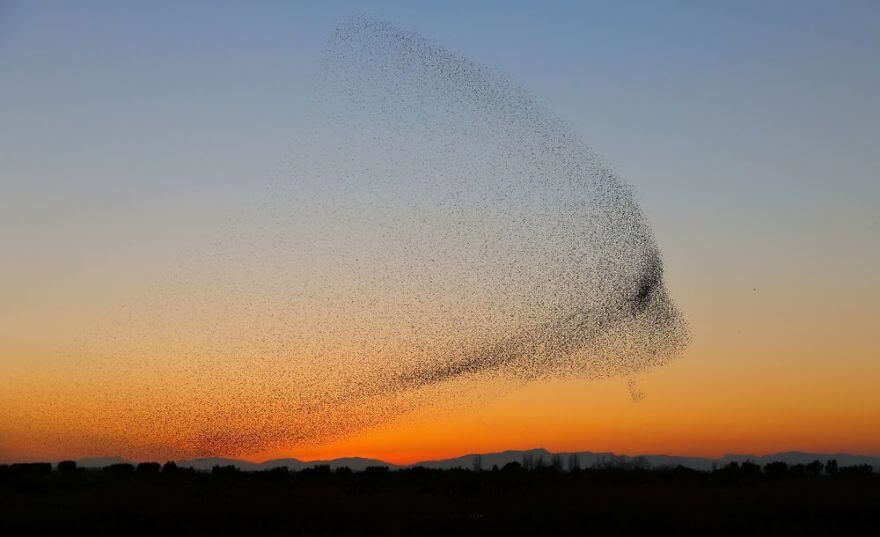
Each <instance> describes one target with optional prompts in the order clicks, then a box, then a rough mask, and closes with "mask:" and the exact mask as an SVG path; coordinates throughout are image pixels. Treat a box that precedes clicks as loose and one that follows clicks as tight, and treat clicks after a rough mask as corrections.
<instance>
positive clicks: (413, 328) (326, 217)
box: [68, 18, 688, 456]
mask: <svg viewBox="0 0 880 537" xmlns="http://www.w3.org/2000/svg"><path fill="white" fill-rule="evenodd" d="M323 73H324V74H323V75H322V76H321V77H320V79H319V80H318V82H317V85H318V91H317V92H316V95H317V96H316V100H315V105H314V110H313V112H314V115H315V118H314V122H313V127H312V129H311V130H310V131H309V133H308V137H307V139H306V140H304V141H303V142H302V143H301V144H298V145H297V148H296V149H295V150H294V151H295V155H294V156H293V158H291V162H290V167H289V169H288V170H286V171H285V172H284V173H283V174H281V175H280V176H278V177H275V178H274V186H273V187H272V189H271V195H270V196H267V197H266V199H264V200H263V202H262V203H261V204H260V206H259V210H258V211H254V212H253V214H250V215H245V216H243V217H242V218H241V219H239V220H236V221H235V222H233V223H232V224H231V225H230V229H229V230H228V231H227V233H226V235H225V236H224V238H223V239H222V240H220V241H218V244H216V245H213V246H211V247H210V248H205V249H204V250H203V251H202V252H201V253H200V254H198V255H195V256H194V259H193V260H192V261H190V262H189V263H188V264H187V265H186V266H185V267H184V266H182V267H181V268H180V270H178V271H177V272H176V273H175V275H174V277H172V278H169V280H168V281H167V282H164V283H163V284H162V287H161V289H158V290H157V291H156V292H155V293H153V294H151V295H150V296H148V297H145V298H144V299H143V300H140V301H134V302H132V305H131V306H130V307H129V308H128V309H127V310H126V311H125V314H124V315H122V316H121V317H120V319H118V322H117V323H115V325H118V327H117V328H113V329H109V330H108V331H107V333H105V334H102V335H101V336H100V337H97V338H91V339H92V340H93V342H92V344H91V347H90V348H88V349H86V350H84V351H83V353H84V356H87V358H84V359H87V360H89V361H90V362H91V363H98V362H100V361H101V360H103V362H101V363H103V366H101V367H99V369H100V368H103V370H104V371H105V372H106V374H105V375H103V376H101V375H93V376H92V377H91V378H90V379H89V380H88V381H87V382H89V383H91V388H89V390H88V393H92V394H95V393H102V394H104V395H103V396H102V397H96V398H95V399H96V400H95V402H94V404H93V405H92V408H90V409H88V411H87V412H86V411H85V410H84V411H83V416H94V415H99V416H102V417H103V423H105V424H108V425H107V426H106V427H104V428H103V429H101V428H98V429H99V431H100V432H98V433H95V434H96V436H94V437H92V438H90V439H89V440H88V442H91V443H93V444H94V443H98V442H101V443H103V445H108V444H109V445H115V444H114V443H116V444H119V443H120V442H123V443H125V445H124V446H123V447H122V448H121V449H120V452H128V453H131V452H132V451H133V450H134V451H136V450H144V451H145V452H149V453H150V454H151V455H153V456H156V453H157V452H158V453H161V452H162V449H166V448H167V451H168V452H169V455H170V454H174V453H178V454H179V453H187V454H242V453H260V452H264V451H265V450H268V449H273V448H277V447H278V446H293V445H297V444H304V443H312V442H319V441H325V440H328V439H332V438H336V437H339V436H341V435H345V434H350V433H352V432H354V431H358V430H361V429H363V428H365V427H370V426H375V425H379V424H383V423H389V422H390V421H393V420H395V419H396V418H397V417H399V416H401V415H404V414H406V413H407V412H409V411H411V410H413V409H416V408H424V407H430V406H433V405H437V404H440V405H442V404H445V403H449V404H451V405H465V406H466V405H468V404H474V402H475V401H477V400H479V398H480V397H483V396H485V394H486V393H488V392H491V391H492V390H493V389H496V388H497V387H498V386H501V385H509V384H511V382H512V383H513V384H516V383H521V382H527V381H532V380H537V379H548V378H559V377H566V376H578V377H587V378H597V377H607V376H612V375H630V374H633V373H636V372H640V371H645V370H647V369H650V368H653V367H656V366H660V365H663V364H665V363H666V362H668V361H669V360H671V359H673V358H674V357H675V356H676V355H677V354H678V353H679V352H680V351H681V349H682V348H683V346H684V345H685V344H686V342H687V340H688V335H687V328H686V324H685V322H684V320H683V319H682V317H681V315H680V314H679V312H678V311H677V310H676V308H675V306H674V305H673V303H672V301H671V300H670V298H669V296H668V294H667V291H666V289H665V288H664V284H663V263H662V260H661V256H660V252H659V249H658V247H657V245H656V243H655V241H654V238H653V237H652V234H651V229H650V226H649V224H648V223H647V222H646V220H645V218H644V216H643V214H642V212H641V211H640V209H639V207H638V204H637V203H636V201H635V199H634V196H633V193H632V191H631V190H630V188H629V187H628V186H627V185H626V184H624V183H623V182H621V180H620V179H619V178H618V177H617V176H616V175H615V173H614V172H613V171H612V170H611V169H609V168H608V167H607V166H605V165H603V164H602V163H601V162H600V160H599V159H598V158H597V157H596V156H595V155H594V154H593V153H592V151H591V150H590V149H589V148H588V147H587V146H586V145H585V144H584V143H583V142H582V141H581V140H580V139H579V138H578V137H577V136H576V135H575V134H574V133H573V132H572V131H571V130H570V129H569V128H568V127H566V126H565V125H564V124H563V123H562V122H561V121H559V120H557V119H556V118H554V117H553V115H552V114H550V113H548V112H547V111H546V110H544V109H543V108H542V107H541V106H539V105H538V104H536V103H535V101H534V100H533V99H532V98H531V97H530V96H529V95H528V94H527V93H526V92H525V91H524V90H522V89H521V88H520V87H518V86H517V85H515V84H513V83H511V82H509V81H507V80H505V79H504V78H503V77H502V76H500V75H498V74H497V73H495V72H494V71H492V70H490V69H487V68H485V67H482V66H480V65H478V64H476V63H474V62H472V61H470V60H468V59H465V58H462V57H460V56H458V55H457V54H454V53H452V52H450V51H449V50H447V49H445V48H443V47H441V46H438V45H436V44H435V43H433V42H431V41H429V40H426V39H424V38H422V37H420V36H418V35H416V34H413V33H410V32H405V31H401V30H398V29H396V28H394V27H392V26H389V25H388V24H385V23H383V22H380V21H376V20H372V19H368V18H355V19H352V20H350V21H348V22H347V23H345V24H343V25H342V26H341V27H340V28H338V29H337V31H335V32H334V34H333V35H332V37H331V39H330V41H329V43H328V46H327V54H326V57H325V59H324V62H323ZM100 357H103V358H100ZM84 382H86V381H84ZM96 384H98V385H100V386H97V385H96ZM631 389H634V388H631ZM639 397H640V396H639ZM633 398H634V399H635V398H636V395H633ZM98 399H100V400H98ZM83 419H84V420H88V418H83ZM68 423H75V421H68ZM83 427H86V428H89V429H90V430H95V427H93V426H92V427H89V425H88V424H83ZM114 427H115V429H114ZM133 431H141V432H148V433H149V435H148V437H144V435H143V434H133ZM80 438H83V437H82V436H81V437H80ZM163 446H164V448H163ZM169 446H172V447H169Z"/></svg>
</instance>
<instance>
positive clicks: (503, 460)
mask: <svg viewBox="0 0 880 537" xmlns="http://www.w3.org/2000/svg"><path fill="white" fill-rule="evenodd" d="M554 455H560V456H561V458H562V462H563V465H564V467H566V468H567V467H568V465H569V461H570V460H571V459H572V455H577V458H578V464H579V465H580V467H581V468H589V467H591V466H594V465H602V464H606V463H610V464H647V465H648V466H650V467H652V468H656V467H662V466H678V465H681V466H685V467H688V468H693V469H695V470H711V469H712V468H713V466H715V467H719V468H720V467H722V466H724V465H726V464H729V463H731V462H738V463H742V462H745V461H751V462H754V463H756V464H760V465H764V464H766V463H768V462H773V461H781V462H785V463H787V464H789V465H791V464H808V463H810V462H813V461H815V460H819V461H821V462H823V463H824V462H825V461H827V460H830V459H835V460H837V464H838V465H839V466H850V465H854V464H870V465H871V466H873V467H874V471H875V472H878V471H880V457H872V456H865V455H850V454H848V453H804V452H800V451H786V452H783V453H774V454H771V455H762V456H758V455H740V454H728V455H725V456H723V457H720V458H718V459H712V458H707V457H679V456H675V455H642V456H637V457H633V456H627V455H615V454H614V453H610V452H607V453H593V452H591V451H579V452H560V453H552V452H550V451H547V450H546V449H543V448H539V449H530V450H509V451H502V452H498V453H482V454H476V453H475V454H470V455H463V456H461V457H455V458H452V459H441V460H433V461H421V462H417V463H413V464H407V465H398V464H392V463H388V462H385V461H381V460H377V459H365V458H362V457H343V458H338V459H330V460H316V461H302V460H299V459H273V460H269V461H265V462H260V463H255V462H248V461H242V460H238V459H225V458H203V459H192V460H183V461H177V465H178V466H181V467H190V468H195V469H196V470H210V469H211V468H213V467H214V466H217V465H219V466H229V465H231V466H235V467H237V468H239V469H240V470H243V471H256V470H269V469H272V468H281V467H285V466H286V467H287V468H289V469H290V470H302V469H304V468H311V467H312V466H315V465H329V466H330V468H332V469H336V468H339V467H343V466H347V467H348V468H351V469H352V470H354V471H356V472H357V471H362V470H364V469H365V468H367V467H370V466H386V467H388V468H391V469H396V468H410V467H414V466H422V467H425V468H436V469H452V468H464V469H472V468H473V467H474V459H475V458H476V457H480V466H481V468H483V469H484V470H490V469H491V468H492V467H493V466H498V467H499V468H501V467H503V466H504V465H505V464H507V463H509V462H518V463H522V462H523V460H524V459H525V458H530V459H531V460H532V461H534V462H535V463H536V464H551V462H552V460H553V458H554ZM122 462H128V461H126V460H124V459H123V458H121V457H90V458H85V459H79V460H78V461H77V464H78V465H79V466H81V467H85V468H101V467H104V466H108V465H110V464H118V463H122Z"/></svg>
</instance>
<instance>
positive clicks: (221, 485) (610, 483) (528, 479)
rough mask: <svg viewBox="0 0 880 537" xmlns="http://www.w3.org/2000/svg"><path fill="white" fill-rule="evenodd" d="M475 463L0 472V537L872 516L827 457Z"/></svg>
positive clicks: (859, 491)
mask: <svg viewBox="0 0 880 537" xmlns="http://www.w3.org/2000/svg"><path fill="white" fill-rule="evenodd" d="M483 461H484V459H483V458H478V459H475V461H474V463H473V465H472V467H471V468H470V469H452V470H436V469H429V468H424V467H414V468H407V469H400V470H389V468H387V467H385V466H378V467H371V468H368V469H366V470H365V471H362V472H353V471H352V470H351V469H349V468H345V467H342V468H336V469H333V468H331V467H330V466H329V465H316V466H312V467H310V468H306V469H302V470H298V471H293V470H290V469H288V468H286V467H280V468H272V469H267V470H261V471H256V472H246V471H240V470H239V469H238V468H236V467H234V466H221V465H218V466H214V467H213V468H212V469H211V470H210V471H207V472H206V471H196V470H193V469H192V468H185V467H181V466H180V465H178V464H176V463H174V462H172V461H169V462H166V463H164V464H159V463H158V462H144V463H140V464H137V465H133V464H125V463H123V464H112V465H109V466H107V467H105V468H103V469H84V468H80V467H78V466H77V464H76V462H74V461H63V462H61V463H58V464H57V465H56V466H55V467H54V468H53V466H52V465H51V464H49V463H28V464H12V465H0V534H3V535H17V534H20V533H27V532H33V531H31V530H40V531H43V532H49V533H53V534H55V533H58V534H65V535H68V534H75V533H77V532H80V533H91V534H95V533H110V532H114V533H120V532H124V533H126V534H132V533H141V534H152V535H155V534H164V533H188V534H207V533H211V534H212V535H216V534H218V533H220V534H228V533H248V534H251V533H273V534H282V535H283V534H296V533H312V534H317V533H322V534H333V533H345V534H362V533H373V534H377V533H380V534H381V533H395V534H400V533H431V534H438V535H439V534H448V533H456V534H461V533H560V532H561V533H579V534H582V533H590V532H598V533H605V532H608V531H626V530H631V531H658V530H660V531H665V530H670V531H675V530H676V529H678V528H688V529H692V530H699V531H704V532H710V533H711V534H717V533H726V534H732V533H736V534H743V533H746V534H748V533H749V532H752V533H754V532H758V533H762V532H763V533H776V534H785V533H797V534H802V533H820V532H826V533H840V532H843V531H846V530H855V529H857V528H858V529H861V528H863V527H869V528H870V527H873V524H875V523H876V520H875V519H876V513H877V507H878V506H880V474H877V473H874V472H873V469H872V467H871V466H869V465H857V466H839V465H838V464H837V462H836V461H835V460H829V461H825V462H824V463H823V462H821V461H814V462H811V463H809V464H794V465H788V464H785V463H782V462H772V463H769V464H765V465H763V466H759V465H758V464H755V463H753V462H742V463H736V462H733V463H730V464H726V465H724V466H722V467H719V468H715V469H713V470H711V471H699V470H694V469H691V468H686V467H683V466H676V467H654V468H652V467H651V466H650V465H649V464H648V462H647V460H646V459H639V458H634V459H623V458H617V457H614V458H608V459H605V460H600V461H597V462H596V463H595V464H592V465H590V466H583V465H582V464H581V461H580V460H579V459H578V458H577V457H576V456H567V457H563V456H554V457H549V458H547V459H545V458H542V457H540V456H536V455H530V454H526V455H525V456H524V457H523V460H522V461H521V462H511V463H508V464H505V465H503V466H502V467H500V468H499V467H498V466H493V467H492V468H484V467H483ZM874 529H876V528H874ZM869 534H870V532H869Z"/></svg>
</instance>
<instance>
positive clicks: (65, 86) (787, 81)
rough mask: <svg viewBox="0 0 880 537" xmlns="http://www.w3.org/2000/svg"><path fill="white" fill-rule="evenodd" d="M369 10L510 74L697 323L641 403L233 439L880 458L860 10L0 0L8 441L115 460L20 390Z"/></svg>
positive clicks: (181, 239) (298, 119) (242, 184)
mask: <svg viewBox="0 0 880 537" xmlns="http://www.w3.org/2000/svg"><path fill="white" fill-rule="evenodd" d="M362 13H363V14H368V15H371V16H376V17H379V18H382V19H385V20H387V21H388V22H390V23H392V24H395V25H398V26H400V27H403V28H408V29H412V30H415V31H417V32H419V33H421V34H422V35H424V36H426V37H428V38H430V39H436V40H437V41H439V42H441V43H443V44H445V45H446V46H448V47H449V48H451V49H453V50H455V51H458V52H460V53H462V54H463V55H465V56H468V57H470V58H472V59H474V60H476V61H478V62H480V63H483V64H485V65H488V66H491V67H493V68H495V69H497V70H498V71H500V72H501V73H503V74H504V75H505V76H507V77H508V78H510V79H511V80H514V81H516V82H517V83H520V84H522V86H523V87H525V88H526V89H527V90H528V91H529V92H531V94H532V95H534V96H535V98H536V99H537V100H538V101H539V102H541V103H543V104H544V105H546V106H547V108H548V109H550V110H551V111H552V112H554V113H555V114H556V115H558V116H559V117H561V118H562V119H563V120H565V121H566V122H568V123H569V125H571V126H572V127H573V128H574V129H575V130H576V131H577V132H578V133H579V134H580V135H581V136H582V138H583V139H584V140H585V141H586V142H587V143H588V144H590V145H591V146H592V147H593V149H594V150H595V151H596V152H597V153H599V154H600V155H602V156H603V157H604V158H605V160H606V162H607V163H608V164H609V165H610V166H612V167H613V168H614V169H615V170H617V171H618V172H619V174H620V175H621V177H622V178H623V179H624V180H625V181H626V182H628V183H629V184H631V185H633V186H634V187H635V189H636V192H637V195H638V199H639V201H640V203H641V207H642V209H643V210H644V212H645V213H646V214H647V216H648V218H649V219H650V220H651V222H652V224H653V226H654V233H655V236H656V239H657V241H658V243H659V244H660V247H661V249H662V251H663V255H664V260H665V265H666V279H667V284H668V287H669V290H670V294H671V295H672V297H673V298H674V299H675V300H676V302H677V304H678V305H679V307H680V309H681V310H682V311H683V312H684V314H685V315H686V317H687V318H688V321H689V323H690V325H691V330H692V333H693V342H692V344H691V346H690V347H689V349H688V350H687V351H686V352H685V354H684V355H683V356H682V357H680V358H679V359H678V360H676V361H675V362H673V363H672V364H670V365H668V366H666V367H663V368H660V369H658V370H656V371H652V372H651V373H650V374H646V375H642V376H639V377H637V381H638V383H639V386H640V387H641V389H642V390H643V391H644V392H645V394H646V398H645V399H643V400H642V401H640V402H638V403H634V402H633V401H632V400H631V398H630V397H629V393H628V391H627V385H626V379H624V378H618V379H610V380H607V381H587V380H582V381H578V380H567V381H555V382H544V383H536V384H532V385H529V386H527V387H525V388H522V389H518V390H514V391H512V392H509V393H507V394H506V395H504V396H502V397H499V398H497V399H494V400H491V401H488V402H486V403H485V404H484V405H481V406H479V407H476V408H470V409H468V410H467V412H460V411H459V412H455V411H450V412H447V413H440V414H438V413H436V412H430V413H425V414H424V415H413V416H408V417H406V418H404V419H402V420H401V421H399V422H395V423H393V424H388V425H386V426H382V427H378V428H375V429H372V430H369V431H367V432H364V433H359V434H357V435H353V436H351V437H349V438H345V439H342V440H338V441H335V442H333V443H330V444H323V445H316V446H307V447H298V448H295V449H290V450H281V451H273V452H271V453H246V454H242V455H245V456H248V457H250V458H257V459H259V458H266V457H270V456H280V455H291V456H298V457H303V458H312V457H332V456H340V455H354V454H356V455H363V456H376V457H381V458H383V459H386V460H389V461H395V462H405V461H412V460H416V459H420V458H435V457H444V456H452V455H457V454H462V453H468V452H475V451H488V450H497V449H508V448H530V447H538V446H541V447H546V448H548V449H551V450H593V451H601V450H613V451H616V452H619V453H628V454H637V453H657V452H664V453H673V454H700V455H720V454H723V453H726V452H752V453H767V452H774V451H783V450H790V449H799V450H805V451H825V452H828V451H848V452H857V453H865V454H880V332H878V326H880V324H878V323H880V212H878V210H877V202H878V201H880V154H878V151H877V147H878V142H880V139H878V127H880V69H878V68H877V51H878V50H880V5H878V4H877V3H876V2H844V3H839V2H818V3H815V2H802V1H798V2H773V3H767V2H740V3H736V4H735V5H733V4H730V3H722V2H693V3H690V2H646V3H641V4H640V3H627V4H626V5H623V4H621V3H613V2H608V3H586V2H572V3H570V4H569V3H561V2H560V3H554V4H553V5H551V6H543V5H540V6H539V5H538V4H536V3H535V4H529V3H513V2H504V3H503V4H502V3H497V4H492V3H481V5H479V6H476V7H475V6H472V5H470V3H460V4H454V3H447V2H444V3H423V4H418V3H414V2H400V3H381V4H368V5H367V4H362V3H349V4H345V3H332V4H330V5H325V3H323V2H322V3H314V4H305V5H300V4H295V3H288V2H278V3H261V5H259V6H253V5H250V4H247V3H244V2H241V3H214V2H212V3H196V2H185V3H181V2H150V3H142V4H139V5H137V4H131V3H123V4H120V3H117V2H77V3H58V2H45V3H44V2H8V1H5V2H2V3H0V247H2V252H3V254H2V263H0V379H2V380H0V460H18V459H31V458H62V457H68V456H82V455H110V454H109V453H94V452H90V453H59V452H57V450H53V448H52V446H50V445H46V441H45V439H44V438H41V437H40V436H39V435H38V434H35V433H33V432H32V431H29V430H28V427H27V423H28V421H27V420H28V419H31V418H33V419H36V418H34V417H36V416H39V417H40V419H44V420H47V421H48V422H51V412H52V410H51V409H46V408H44V407H41V406H40V405H39V401H35V400H34V399H35V397H29V394H31V395H32V394H36V393H39V390H40V389H45V386H43V384H42V383H43V380H44V379H46V378H48V375H49V372H50V371H52V369H53V367H54V366H55V362H54V361H53V360H55V358H54V357H55V356H57V349H58V348H59V347H64V346H65V345H67V344H68V342H69V341H71V340H75V339H76V338H80V337H82V334H83V333H85V332H88V331H89V330H93V329H94V328H95V325H96V324H100V322H101V321H100V319H102V318H104V317H105V316H106V315H107V312H108V311H112V310H113V308H114V307H116V306H117V305H118V304H120V303H121V302H125V301H127V300H129V299H130V298H131V297H132V296H138V295H140V294H142V293H144V292H146V291H147V290H148V289H150V288H151V286H152V285H154V284H155V282H156V281H157V280H160V279H161V278H163V277H164V275H166V274H168V271H170V270H174V267H175V266H177V265H176V263H177V260H178V259H179V258H180V256H181V253H182V252H184V251H187V250H188V249H189V248H190V247H191V246H192V245H193V244H199V243H200V242H202V241H204V240H205V239H206V238H208V239H209V238H210V237H211V236H212V233H213V232H214V230H216V229H218V228H221V227H223V226H224V225H226V224H227V223H228V222H229V219H230V218H231V216H230V215H235V214H236V212H237V211H238V210H239V208H240V207H241V206H242V205H243V204H246V203H248V202H249V201H252V200H255V199H259V197H260V196H262V195H264V193H265V191H266V188H267V185H269V184H270V182H271V181H272V178H273V177H276V176H277V175H279V173H283V170H284V169H286V164H285V162H286V160H285V159H286V158H287V157H286V154H287V152H288V150H289V148H290V146H291V144H292V143H294V140H295V139H297V137H298V136H302V135H303V133H304V129H305V128H306V116H307V114H308V107H309V103H310V90H311V88H312V85H313V82H312V81H313V79H314V76H315V74H316V73H317V71H318V68H319V64H318V62H319V60H320V57H321V52H322V50H323V47H324V45H325V42H326V39H327V36H328V34H329V33H330V32H331V31H332V30H333V29H334V28H335V27H336V25H337V24H338V23H339V21H340V20H342V19H344V18H346V17H349V16H352V15H355V14H362ZM41 386H43V387H42V388H41ZM54 426H55V427H59V428H64V427H65V424H63V423H62V424H58V423H56V424H55V425H54Z"/></svg>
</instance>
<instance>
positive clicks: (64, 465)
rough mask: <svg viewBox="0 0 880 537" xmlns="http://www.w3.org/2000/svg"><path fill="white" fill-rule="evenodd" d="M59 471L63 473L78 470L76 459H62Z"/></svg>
mask: <svg viewBox="0 0 880 537" xmlns="http://www.w3.org/2000/svg"><path fill="white" fill-rule="evenodd" d="M58 471H59V472H61V473H72V472H76V461H61V462H59V463H58Z"/></svg>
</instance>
